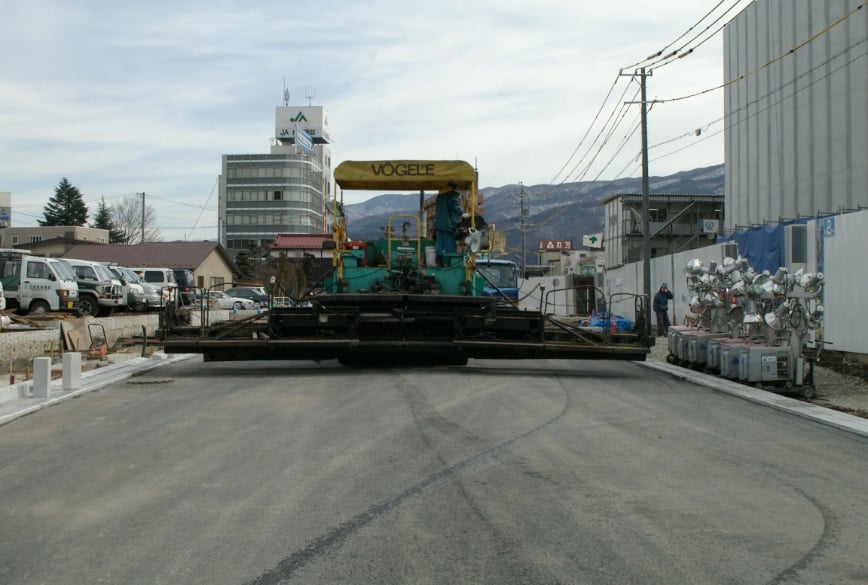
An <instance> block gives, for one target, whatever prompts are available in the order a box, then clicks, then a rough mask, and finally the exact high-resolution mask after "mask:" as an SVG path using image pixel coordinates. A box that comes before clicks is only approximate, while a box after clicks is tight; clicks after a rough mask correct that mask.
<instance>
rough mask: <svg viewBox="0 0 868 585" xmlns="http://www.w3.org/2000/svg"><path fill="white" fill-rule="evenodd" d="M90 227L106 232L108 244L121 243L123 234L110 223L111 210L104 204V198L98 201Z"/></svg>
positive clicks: (112, 222)
mask: <svg viewBox="0 0 868 585" xmlns="http://www.w3.org/2000/svg"><path fill="white" fill-rule="evenodd" d="M90 227H93V228H99V229H101V230H108V233H109V244H117V243H118V242H121V243H122V242H123V238H124V234H123V232H121V231H120V230H119V229H117V228H116V227H115V224H114V221H112V213H111V210H110V209H109V208H108V205H106V204H105V197H103V198H102V199H101V200H100V202H99V207H97V209H96V215H95V216H94V218H93V223H92V224H91V225H90Z"/></svg>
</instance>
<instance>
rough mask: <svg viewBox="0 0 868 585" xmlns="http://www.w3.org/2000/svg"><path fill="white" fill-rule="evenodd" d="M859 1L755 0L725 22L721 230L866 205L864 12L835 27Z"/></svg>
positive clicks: (867, 21) (867, 28)
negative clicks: (723, 226) (723, 214)
mask: <svg viewBox="0 0 868 585" xmlns="http://www.w3.org/2000/svg"><path fill="white" fill-rule="evenodd" d="M861 2H862V0H823V1H818V0H759V1H757V2H755V3H753V4H751V5H750V6H749V7H748V8H747V9H745V10H744V11H743V12H742V13H741V14H739V15H738V16H737V17H736V18H735V19H733V21H731V22H730V23H729V24H728V25H727V27H726V29H725V35H724V78H725V80H726V81H727V82H729V81H730V80H734V79H738V78H740V77H743V78H742V79H740V80H738V81H736V82H733V83H732V84H731V85H728V86H727V88H726V90H725V95H724V108H725V113H726V116H727V125H726V128H727V131H726V138H725V153H726V187H725V189H726V228H727V229H730V230H731V229H734V228H736V227H739V226H740V227H744V226H749V225H758V224H762V223H765V222H771V223H774V222H777V221H778V220H779V219H782V218H783V219H792V218H795V217H805V216H812V215H816V214H818V213H831V212H837V211H840V210H842V209H856V208H859V207H868V105H866V101H868V100H866V96H868V56H866V55H868V10H865V9H862V10H858V11H856V12H855V13H854V14H852V15H851V16H849V17H847V18H846V19H845V20H844V21H843V22H841V23H840V24H837V25H834V26H833V24H834V23H835V22H836V21H838V20H839V19H841V18H843V17H845V16H847V15H848V14H849V13H850V12H851V11H854V10H855V9H856V7H857V6H859V5H860V4H861ZM829 27H831V28H829ZM827 28H828V29H829V30H828V32H826V33H825V34H821V35H819V36H817V38H816V39H814V40H812V41H811V42H809V43H807V44H805V45H804V46H802V47H799V46H800V45H802V44H803V43H805V42H806V41H808V39H811V37H813V36H815V35H817V34H818V33H819V32H821V31H823V30H825V29H827ZM797 47H799V48H798V49H797V50H795V51H793V52H792V53H790V51H791V50H793V49H796V48H797Z"/></svg>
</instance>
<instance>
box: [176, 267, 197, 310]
mask: <svg viewBox="0 0 868 585" xmlns="http://www.w3.org/2000/svg"><path fill="white" fill-rule="evenodd" d="M172 272H173V273H174V275H175V282H176V283H177V284H178V293H179V294H180V297H179V299H180V302H181V304H182V305H192V304H193V302H194V297H195V293H196V281H195V279H194V277H193V271H192V270H186V269H184V268H173V269H172Z"/></svg>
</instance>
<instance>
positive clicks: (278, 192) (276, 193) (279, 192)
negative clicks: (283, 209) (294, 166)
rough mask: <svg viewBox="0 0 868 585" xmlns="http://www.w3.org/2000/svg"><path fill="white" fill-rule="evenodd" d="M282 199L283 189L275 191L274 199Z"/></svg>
mask: <svg viewBox="0 0 868 585" xmlns="http://www.w3.org/2000/svg"><path fill="white" fill-rule="evenodd" d="M281 199H283V191H275V192H274V200H275V201H280V200H281Z"/></svg>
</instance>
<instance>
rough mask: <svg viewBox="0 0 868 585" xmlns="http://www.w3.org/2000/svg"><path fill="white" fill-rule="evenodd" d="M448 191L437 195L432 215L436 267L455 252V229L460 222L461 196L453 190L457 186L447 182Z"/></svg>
mask: <svg viewBox="0 0 868 585" xmlns="http://www.w3.org/2000/svg"><path fill="white" fill-rule="evenodd" d="M448 185H449V190H448V191H443V192H442V193H439V194H438V195H437V206H436V209H435V214H434V235H435V252H436V254H437V266H443V265H444V261H443V256H444V254H447V253H454V252H455V229H456V228H457V227H458V222H459V221H460V220H461V216H462V209H461V203H459V199H460V198H461V195H460V194H459V193H458V191H456V190H455V189H456V188H457V187H458V184H457V183H456V182H455V181H449V183H448Z"/></svg>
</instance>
